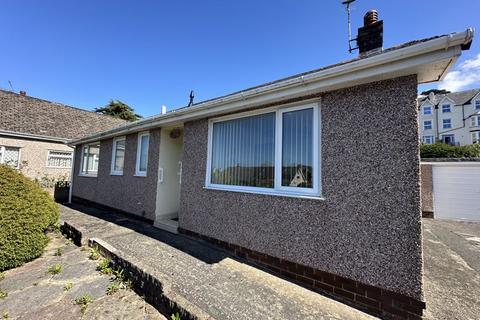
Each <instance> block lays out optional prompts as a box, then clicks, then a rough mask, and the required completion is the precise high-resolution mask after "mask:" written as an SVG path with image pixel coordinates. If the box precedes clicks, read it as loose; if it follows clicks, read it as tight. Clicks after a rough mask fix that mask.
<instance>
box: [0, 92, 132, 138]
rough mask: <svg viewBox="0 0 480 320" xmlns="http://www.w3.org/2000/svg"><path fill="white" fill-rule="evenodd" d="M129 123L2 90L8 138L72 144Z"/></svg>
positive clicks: (2, 125)
mask: <svg viewBox="0 0 480 320" xmlns="http://www.w3.org/2000/svg"><path fill="white" fill-rule="evenodd" d="M125 123H126V121H125V120H121V119H116V118H113V117H110V116H106V115H102V114H98V113H95V112H91V111H86V110H82V109H78V108H74V107H70V106H67V105H64V104H61V103H56V102H51V101H47V100H42V99H38V98H34V97H29V96H23V95H20V94H17V93H14V92H10V91H5V90H0V132H3V133H5V134H7V133H11V134H12V135H16V134H19V135H21V134H25V136H31V137H37V136H40V137H49V138H50V139H49V140H71V139H79V138H82V137H84V136H87V135H91V134H95V133H98V132H101V131H105V130H109V129H112V128H115V127H118V126H120V125H124V124H125ZM40 137H37V138H40ZM57 138H58V139H57Z"/></svg>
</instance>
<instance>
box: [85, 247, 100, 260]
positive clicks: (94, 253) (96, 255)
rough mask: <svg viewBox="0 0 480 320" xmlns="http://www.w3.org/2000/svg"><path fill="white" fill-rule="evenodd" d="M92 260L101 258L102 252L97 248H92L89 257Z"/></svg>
mask: <svg viewBox="0 0 480 320" xmlns="http://www.w3.org/2000/svg"><path fill="white" fill-rule="evenodd" d="M88 258H89V259H90V260H98V259H100V253H99V252H98V250H97V249H96V248H92V249H90V256H89V257H88Z"/></svg>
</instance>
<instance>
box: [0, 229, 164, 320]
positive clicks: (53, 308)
mask: <svg viewBox="0 0 480 320" xmlns="http://www.w3.org/2000/svg"><path fill="white" fill-rule="evenodd" d="M50 238H51V240H50V243H49V244H48V246H47V248H46V250H45V252H44V254H43V255H42V256H41V257H39V258H37V259H35V260H33V261H31V262H29V263H27V264H25V265H23V266H21V267H18V268H15V269H12V270H8V271H6V272H5V274H4V276H5V277H4V279H3V280H1V281H0V288H1V289H2V290H4V291H5V292H7V293H8V296H7V297H6V298H4V299H0V317H5V316H6V315H7V314H8V319H32V320H33V319H35V320H37V319H42V320H43V319H55V320H58V319H62V320H65V319H67V320H69V319H72V320H73V319H76V320H77V319H155V320H157V319H158V320H166V318H165V317H164V316H163V315H161V314H160V313H159V312H158V311H157V310H156V309H154V308H153V307H152V306H151V305H149V304H148V303H146V302H145V301H144V300H143V299H142V298H141V297H140V296H138V295H137V294H136V293H135V292H134V291H132V290H123V289H122V290H119V291H117V292H116V293H115V294H113V295H107V293H106V290H107V288H108V286H109V285H110V284H111V283H112V279H111V277H110V276H106V275H102V274H101V273H100V272H98V271H97V270H96V268H97V264H98V261H93V260H90V259H89V255H90V253H89V249H88V248H79V247H77V246H75V245H73V244H72V243H70V242H69V241H67V240H66V239H65V238H63V237H62V236H61V235H55V234H52V235H50ZM59 249H60V252H61V255H57V254H58V253H57V252H58V250H59ZM84 249H87V250H84ZM56 264H58V265H61V271H60V272H59V273H58V274H54V275H52V274H51V273H49V272H48V269H49V267H51V266H53V265H56ZM69 283H71V284H72V287H71V288H70V289H69V290H65V285H67V284H69ZM85 294H88V295H90V296H91V297H92V299H93V301H92V302H91V303H90V304H89V305H88V307H87V309H86V312H85V313H84V314H82V311H81V308H80V306H79V305H76V304H75V303H74V301H75V299H76V298H79V297H82V296H83V295H85Z"/></svg>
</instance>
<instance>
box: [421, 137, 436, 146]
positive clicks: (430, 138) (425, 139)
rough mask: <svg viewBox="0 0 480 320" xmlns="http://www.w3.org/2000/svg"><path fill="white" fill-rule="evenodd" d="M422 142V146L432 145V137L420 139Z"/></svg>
mask: <svg viewBox="0 0 480 320" xmlns="http://www.w3.org/2000/svg"><path fill="white" fill-rule="evenodd" d="M422 142H423V143H424V144H433V142H434V139H433V136H423V137H422Z"/></svg>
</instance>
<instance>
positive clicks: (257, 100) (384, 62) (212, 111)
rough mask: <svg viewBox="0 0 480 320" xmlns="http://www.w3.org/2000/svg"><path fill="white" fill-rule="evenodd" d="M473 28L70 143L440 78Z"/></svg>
mask: <svg viewBox="0 0 480 320" xmlns="http://www.w3.org/2000/svg"><path fill="white" fill-rule="evenodd" d="M472 38H473V30H472V29H467V30H466V31H464V32H461V33H455V34H451V35H448V36H443V37H439V38H435V39H432V40H429V41H425V42H421V43H418V44H415V45H411V46H407V47H404V48H400V49H395V50H391V51H387V52H385V53H381V54H377V55H374V56H372V57H369V58H364V59H359V60H355V61H353V62H350V63H346V64H343V65H339V66H336V67H331V68H327V69H322V70H319V71H317V72H312V73H309V74H306V75H301V76H298V77H293V78H289V79H285V80H284V81H278V82H274V83H271V84H267V85H264V86H260V87H257V88H253V89H251V90H246V91H242V92H239V93H235V94H232V95H227V96H224V97H220V98H218V99H213V100H209V101H205V102H204V103H199V104H197V105H194V106H192V107H188V108H184V109H180V110H178V111H174V112H169V113H167V114H163V115H157V116H153V117H150V118H147V119H144V120H140V121H137V122H135V123H132V124H128V125H126V126H124V127H120V128H116V129H112V130H109V131H105V132H102V133H100V134H96V135H94V136H91V137H86V138H84V139H80V140H76V141H73V142H72V144H73V145H78V144H82V143H85V142H89V141H95V140H99V139H107V138H111V137H113V136H117V135H120V134H127V133H132V132H138V131H143V130H148V129H151V128H155V127H160V126H164V125H181V124H183V122H185V121H191V120H196V119H200V118H205V117H209V116H213V115H217V114H221V113H226V112H235V111H239V110H242V109H247V108H251V107H255V106H258V105H261V104H266V103H271V102H277V101H281V100H284V99H288V98H292V97H298V96H302V95H308V94H311V93H314V92H317V93H318V92H326V91H331V90H337V89H342V88H346V87H351V86H356V85H359V84H363V83H369V82H373V81H379V80H386V79H391V78H394V77H400V76H404V75H411V74H418V75H419V83H426V82H433V81H439V80H441V79H443V77H445V75H446V71H447V70H448V69H449V68H451V66H452V65H453V64H454V63H455V61H456V60H457V59H458V57H459V56H460V55H461V48H460V46H461V45H463V44H466V43H468V42H470V41H471V40H472Z"/></svg>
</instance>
